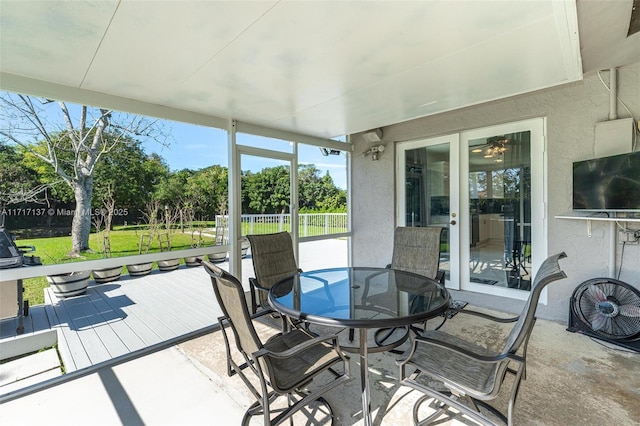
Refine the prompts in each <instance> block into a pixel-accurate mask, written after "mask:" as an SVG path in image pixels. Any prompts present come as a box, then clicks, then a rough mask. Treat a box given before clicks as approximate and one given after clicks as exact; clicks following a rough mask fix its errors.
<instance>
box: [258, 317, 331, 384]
mask: <svg viewBox="0 0 640 426" xmlns="http://www.w3.org/2000/svg"><path fill="white" fill-rule="evenodd" d="M312 339H313V338H312V336H310V335H309V334H308V333H306V332H304V331H302V330H299V329H293V330H292V331H290V332H288V333H285V334H278V335H275V336H273V337H271V338H270V339H269V340H267V341H266V342H265V344H264V348H265V349H266V350H268V351H270V352H276V353H281V352H285V351H286V350H288V349H292V348H295V347H296V346H299V345H301V344H303V343H305V342H308V341H310V340H312ZM266 359H267V362H269V363H270V364H271V365H270V368H271V371H272V372H273V374H272V381H273V383H272V384H273V385H274V387H277V388H279V389H281V390H292V389H298V388H300V387H302V386H304V385H305V384H306V383H307V382H308V381H309V377H314V376H315V375H316V374H317V373H319V372H321V371H324V370H326V369H327V368H328V367H329V366H331V365H334V364H336V363H338V362H340V361H341V358H340V356H338V354H337V353H336V351H335V350H334V348H333V346H331V345H330V344H328V343H322V344H319V345H316V346H314V347H313V348H312V349H310V350H306V351H304V352H300V353H298V354H296V355H293V356H289V357H285V358H276V357H273V356H269V355H267V356H266Z"/></svg>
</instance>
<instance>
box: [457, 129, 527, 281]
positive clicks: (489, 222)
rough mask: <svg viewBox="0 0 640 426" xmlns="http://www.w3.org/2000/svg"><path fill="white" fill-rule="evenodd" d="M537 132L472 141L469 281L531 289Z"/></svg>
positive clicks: (470, 152)
mask: <svg viewBox="0 0 640 426" xmlns="http://www.w3.org/2000/svg"><path fill="white" fill-rule="evenodd" d="M530 152H531V132H530V131H524V132H517V133H509V134H504V135H494V136H490V137H486V138H478V139H472V140H470V141H469V176H468V178H469V217H470V218H471V230H470V232H469V235H470V241H469V246H470V258H471V259H470V262H469V274H470V275H469V276H470V280H471V282H473V283H479V284H484V285H492V286H498V287H508V288H515V289H520V290H529V289H530V288H531V249H532V247H531V155H530Z"/></svg>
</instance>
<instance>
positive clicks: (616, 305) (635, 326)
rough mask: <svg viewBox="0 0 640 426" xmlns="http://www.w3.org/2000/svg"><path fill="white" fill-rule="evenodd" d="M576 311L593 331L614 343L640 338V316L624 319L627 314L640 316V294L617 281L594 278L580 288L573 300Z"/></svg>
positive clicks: (628, 316)
mask: <svg viewBox="0 0 640 426" xmlns="http://www.w3.org/2000/svg"><path fill="white" fill-rule="evenodd" d="M572 302H573V303H572V309H573V311H574V313H575V315H576V316H577V317H578V319H579V320H580V321H581V322H582V323H583V324H584V325H585V326H587V327H588V328H589V329H591V331H592V332H593V333H595V334H597V335H599V336H602V337H605V338H607V339H611V340H629V339H634V338H635V337H639V338H640V315H623V314H622V313H621V312H620V307H621V306H624V308H623V312H625V313H626V312H627V311H629V310H634V311H635V310H637V311H638V312H640V291H638V290H637V289H636V288H634V287H632V286H631V285H629V284H627V283H625V282H622V281H619V280H615V279H613V278H594V279H591V280H587V281H585V282H583V283H582V284H580V285H579V286H578V287H576V289H575V291H574V293H573V297H572Z"/></svg>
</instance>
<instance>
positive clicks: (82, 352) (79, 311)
mask: <svg viewBox="0 0 640 426" xmlns="http://www.w3.org/2000/svg"><path fill="white" fill-rule="evenodd" d="M220 315H221V311H220V308H219V307H218V304H217V302H216V300H215V295H214V293H213V289H212V287H211V280H210V278H209V275H207V274H206V272H205V271H204V269H203V268H202V267H184V266H183V267H181V268H179V269H177V270H175V271H170V272H160V271H153V272H152V273H151V274H149V275H147V276H143V277H131V276H129V275H123V276H122V277H121V278H120V279H119V280H117V281H113V282H111V283H106V284H95V283H94V282H91V283H90V285H89V288H88V290H87V292H86V294H84V295H81V296H76V297H70V298H67V299H58V298H56V296H54V295H53V294H52V293H51V291H50V290H49V289H48V288H47V289H45V305H42V306H35V307H32V308H31V309H30V313H29V316H28V317H25V318H24V327H25V332H24V335H27V334H31V333H38V332H41V331H43V330H48V329H53V330H57V331H58V333H57V334H58V350H59V353H60V356H61V358H62V362H63V364H64V367H65V370H66V371H67V372H71V371H75V370H79V369H82V368H85V367H89V366H91V365H94V364H98V363H100V362H103V361H108V360H110V359H112V358H115V357H118V356H120V355H125V354H127V353H130V352H133V351H136V350H138V349H142V348H145V347H147V346H150V345H153V344H157V343H161V342H164V341H167V340H170V339H173V338H176V337H179V336H181V335H184V334H187V333H190V332H194V331H197V330H200V329H202V328H205V327H210V326H212V325H213V324H215V323H217V318H218V317H219V316H220ZM16 327H17V319H15V318H12V319H7V320H3V321H2V322H0V338H1V339H3V340H4V339H15V338H16Z"/></svg>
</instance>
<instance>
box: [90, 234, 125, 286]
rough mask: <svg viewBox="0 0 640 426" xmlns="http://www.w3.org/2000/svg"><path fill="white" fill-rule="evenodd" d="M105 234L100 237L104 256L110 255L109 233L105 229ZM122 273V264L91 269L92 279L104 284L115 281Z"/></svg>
mask: <svg viewBox="0 0 640 426" xmlns="http://www.w3.org/2000/svg"><path fill="white" fill-rule="evenodd" d="M105 232H106V234H105V235H103V237H102V247H103V253H104V257H105V258H108V257H111V243H110V241H109V233H108V232H107V231H105ZM121 273H122V266H120V265H118V266H112V267H110V268H103V269H94V270H93V279H94V281H95V282H96V283H98V284H104V283H108V282H111V281H116V280H117V279H119V278H120V274H121Z"/></svg>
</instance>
